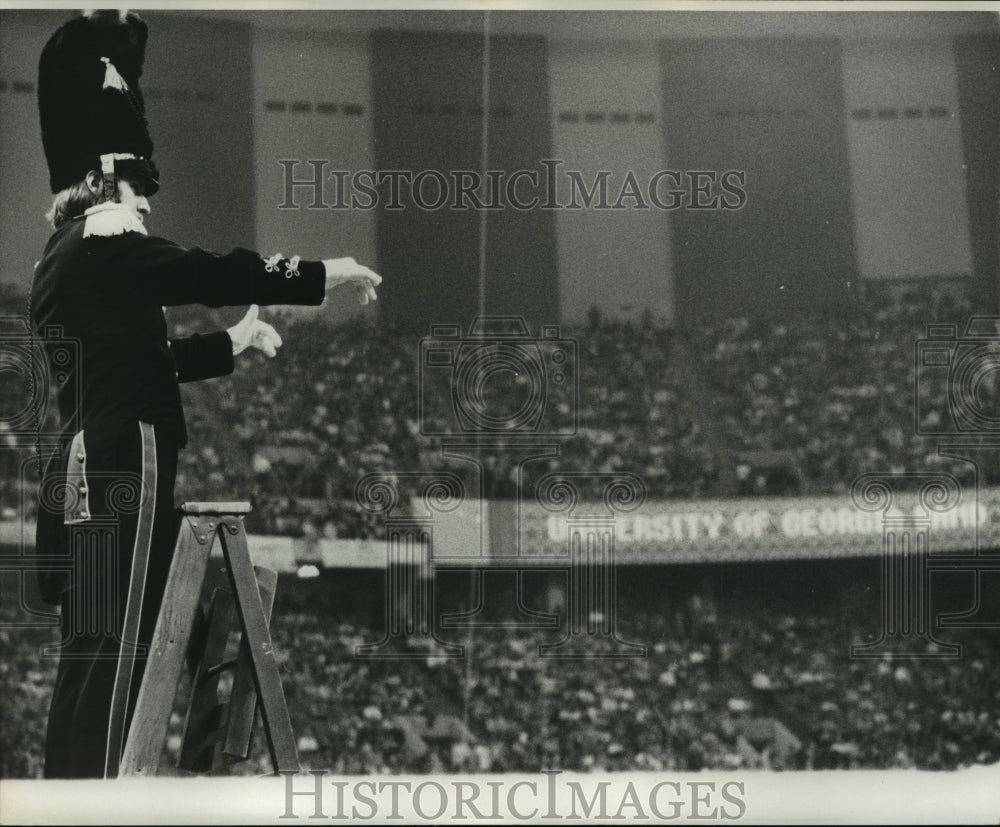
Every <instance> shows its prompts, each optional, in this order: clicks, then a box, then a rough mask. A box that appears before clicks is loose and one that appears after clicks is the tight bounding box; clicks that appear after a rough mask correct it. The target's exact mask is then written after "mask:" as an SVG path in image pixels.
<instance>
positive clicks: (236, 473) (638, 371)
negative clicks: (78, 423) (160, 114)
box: [0, 287, 1000, 538]
mask: <svg viewBox="0 0 1000 827" xmlns="http://www.w3.org/2000/svg"><path fill="white" fill-rule="evenodd" d="M18 301H19V299H18V297H16V295H14V294H11V295H7V294H5V298H4V305H5V308H10V309H12V310H15V311H16V310H17V309H18ZM171 312H172V315H173V323H174V328H175V331H176V333H177V334H179V335H183V334H184V333H187V332H192V331H196V330H206V329H217V328H218V327H221V326H224V323H223V321H222V320H221V319H222V317H221V315H220V314H221V313H224V312H225V311H212V310H208V309H206V308H183V309H178V310H176V311H171ZM970 315H971V308H970V306H969V305H968V303H967V302H965V301H964V300H962V299H961V298H956V297H955V296H954V294H953V292H951V291H949V290H945V289H941V288H938V289H932V288H929V287H928V288H923V289H911V290H908V291H907V292H905V293H903V294H901V295H899V296H897V297H895V298H894V299H892V300H888V299H886V300H881V299H876V300H871V301H868V302H865V304H864V305H863V306H861V307H860V308H859V309H856V310H854V311H852V312H850V313H846V312H845V313H844V314H843V315H840V316H838V315H836V314H826V315H822V316H820V315H813V316H809V317H798V318H788V319H783V320H782V321H781V322H766V321H753V322H752V321H750V320H748V319H745V318H736V319H727V320H724V321H722V322H717V323H705V324H696V325H692V326H690V327H688V328H684V329H683V330H682V329H678V330H676V331H675V330H669V329H666V328H664V327H662V326H659V325H657V324H655V323H654V322H653V321H652V320H651V319H649V318H646V319H644V320H642V321H640V322H631V321H619V320H613V319H605V318H602V317H601V315H600V313H599V312H598V311H597V310H596V309H595V310H593V311H592V312H591V314H590V317H589V320H588V321H587V322H586V323H584V324H582V325H580V326H578V327H571V328H569V329H566V330H564V331H563V336H564V337H566V338H570V339H573V340H575V341H576V342H577V346H578V353H577V357H576V365H575V366H574V368H575V373H576V381H577V384H578V387H579V400H578V403H577V404H576V408H577V427H576V433H575V434H573V435H569V436H560V437H556V438H555V439H553V440H551V441H552V442H554V443H556V444H558V450H559V455H558V456H557V457H549V458H542V459H536V460H532V461H528V462H526V463H525V464H524V465H523V467H521V468H519V460H518V456H519V453H518V451H516V450H503V449H499V450H498V449H491V448H489V447H485V446H484V447H482V449H481V451H480V455H479V458H478V464H479V466H480V468H481V472H479V471H477V470H476V465H475V464H474V463H471V462H469V461H462V460H458V459H455V458H452V457H446V456H444V452H443V451H442V449H441V444H440V440H439V439H438V438H437V437H436V436H433V435H431V436H428V435H425V434H424V433H422V424H424V425H426V423H422V422H421V419H420V413H421V412H420V407H419V404H418V399H419V397H420V393H421V388H420V387H419V381H418V365H417V363H418V361H419V353H420V340H419V339H418V337H417V336H413V335H405V334H402V333H399V332H396V331H394V330H392V329H391V328H390V327H388V326H386V325H381V324H378V323H375V322H373V321H371V320H370V319H368V318H362V319H356V320H354V321H350V322H346V323H341V324H338V325H332V324H330V323H329V322H328V321H325V320H324V319H323V317H321V316H307V315H296V314H293V313H289V312H288V311H282V310H274V311H267V316H268V318H269V319H270V320H271V321H272V322H273V323H274V324H275V326H276V327H277V328H278V329H279V330H280V331H281V333H282V336H283V338H284V341H285V345H284V347H283V348H282V350H281V353H280V354H279V358H278V359H276V360H275V361H273V362H272V361H268V360H266V359H264V357H262V356H261V355H260V354H258V353H256V352H252V353H247V354H246V355H244V356H242V357H240V358H241V364H240V366H239V369H238V370H237V371H236V372H235V373H234V374H233V375H231V376H228V377H223V378H221V379H217V380H214V381H213V382H211V383H195V384H194V385H191V386H185V387H184V389H183V393H184V397H185V405H186V411H187V415H188V426H189V432H190V444H189V447H188V449H187V450H185V451H184V452H182V454H181V459H180V468H179V477H178V486H177V490H178V492H182V494H181V495H182V496H183V497H184V498H185V499H198V498H201V497H204V498H208V499H229V498H237V499H246V498H247V497H249V498H250V499H251V501H252V502H253V504H254V511H253V513H252V515H251V516H250V518H249V521H248V527H249V528H250V530H251V531H253V532H256V533H267V534H285V535H302V534H305V535H307V536H308V535H311V534H315V535H319V536H328V537H329V536H338V537H351V538H365V537H372V536H377V535H378V534H379V531H380V525H379V519H378V518H377V516H376V515H369V514H367V513H365V512H363V511H362V510H361V509H359V508H358V506H357V504H356V503H355V500H354V486H355V484H356V482H357V481H358V480H359V479H360V478H361V477H362V476H364V475H365V474H367V473H371V472H383V473H392V472H399V471H447V472H450V473H453V474H457V475H458V476H459V477H460V478H462V479H463V480H464V482H465V485H466V492H467V493H468V494H470V495H473V496H475V495H477V494H483V495H485V496H487V497H491V498H509V497H513V496H516V494H517V492H518V491H519V490H520V491H522V492H525V491H529V492H530V490H531V486H532V484H533V482H534V481H535V480H537V479H538V478H539V477H540V476H541V475H543V474H544V473H546V472H549V471H555V470H563V471H586V472H591V473H593V472H608V471H628V472H632V473H636V474H638V475H639V476H641V477H642V479H643V481H644V482H645V485H646V488H647V491H648V496H649V497H650V498H652V499H655V498H670V497H684V498H697V497H706V496H715V495H720V494H722V495H725V494H729V493H734V492H735V493H740V494H743V495H753V494H783V493H793V494H836V493H843V492H845V491H846V490H848V489H849V487H850V484H851V481H852V480H853V479H854V478H855V477H856V476H858V475H859V474H862V473H865V472H868V471H882V470H886V471H902V470H907V471H917V470H935V471H936V470H946V471H950V472H951V473H954V474H955V475H956V476H958V477H959V479H960V480H961V481H962V482H963V483H966V482H971V480H972V466H971V464H970V463H967V462H962V461H959V460H951V459H947V458H944V457H941V456H939V455H938V453H937V449H936V446H935V444H934V443H933V441H932V440H930V439H928V438H927V436H926V435H924V436H921V435H918V434H917V433H916V428H915V418H916V419H917V420H918V421H919V426H920V430H922V431H923V432H924V433H925V434H927V433H931V434H933V433H935V432H939V431H941V430H942V429H946V428H949V427H954V426H953V424H952V422H951V419H952V414H951V413H950V410H951V408H950V407H949V401H948V397H947V390H948V386H947V382H946V377H945V376H944V375H943V374H942V372H941V371H937V372H932V371H926V370H924V371H923V372H922V373H920V374H919V376H918V381H919V383H920V389H921V390H920V399H921V404H920V406H919V408H917V409H916V417H915V408H914V387H913V382H914V376H915V370H914V343H915V342H917V341H918V340H919V339H921V338H922V337H925V336H926V332H927V330H926V328H927V324H928V323H929V322H931V321H933V322H942V321H949V322H952V323H955V324H956V325H958V327H959V331H958V332H959V334H961V333H962V332H963V330H964V326H965V321H966V320H967V319H968V317H969V316H970ZM226 323H231V322H226ZM678 340H683V343H684V347H683V348H678V347H676V343H677V342H678ZM678 354H681V355H678ZM681 358H689V359H693V360H694V361H695V365H693V366H691V365H682V364H679V360H680V359H681ZM530 382H531V378H530V377H529V376H528V375H526V374H521V375H518V376H516V377H515V376H513V375H512V374H511V373H509V372H499V373H497V374H494V378H493V379H491V381H490V382H487V383H484V390H483V393H484V394H485V400H486V401H485V404H486V405H492V404H496V405H497V406H499V408H500V409H503V406H504V405H508V406H509V405H510V404H511V402H510V399H514V400H515V401H516V400H517V399H523V398H526V395H527V394H528V393H529V391H530V389H529V388H527V387H526V385H527V384H529V383H530ZM20 384H21V385H24V384H25V383H20ZM976 392H977V393H978V394H980V398H978V399H974V400H973V403H974V404H976V405H979V406H980V407H981V408H982V409H983V410H986V411H990V410H993V409H994V408H995V406H996V399H997V396H998V395H1000V386H998V383H997V381H996V372H993V374H991V375H990V376H989V377H988V378H987V381H986V382H984V383H982V384H981V385H980V386H978V387H977V388H976ZM27 393H28V390H27V388H20V387H18V388H14V393H13V394H12V395H11V397H10V398H8V399H7V401H6V402H5V408H9V409H11V410H18V411H20V410H22V409H23V408H25V407H26V406H27V404H28V401H27V399H20V396H26V395H27ZM444 393H445V394H446V393H447V388H445V389H444ZM550 396H551V397H554V399H550V400H549V401H548V402H546V403H545V404H551V405H559V406H561V410H559V411H555V412H554V413H556V414H562V415H563V417H564V418H565V417H566V415H567V414H569V413H571V412H570V411H569V410H568V406H569V405H570V404H572V400H571V399H570V398H569V397H556V396H555V395H554V394H550ZM438 401H440V402H442V403H443V404H448V402H449V400H438ZM514 406H515V407H516V404H515V405H514ZM424 416H425V418H426V417H427V413H426V411H425V412H424ZM438 426H439V423H433V424H432V427H429V428H428V427H424V428H423V430H424V431H434V432H439V431H440V428H439V427H438ZM453 427H454V426H453ZM508 442H509V443H510V444H511V445H513V444H515V441H514V440H510V439H509V440H508ZM761 451H771V452H774V453H777V454H779V455H780V456H781V457H783V458H784V461H785V462H786V463H787V464H788V465H790V466H791V468H792V469H793V476H794V484H793V485H792V486H791V487H789V485H788V480H787V478H786V479H784V480H783V481H780V484H776V483H775V481H774V479H773V478H769V477H768V475H766V474H760V473H757V471H755V470H754V469H753V468H752V467H751V464H752V463H748V462H746V461H743V460H742V459H741V457H742V456H744V455H745V454H746V453H748V452H749V453H751V454H752V452H758V453H759V452H761ZM519 471H520V473H521V475H522V476H521V479H520V480H519V479H518V474H519ZM987 471H988V474H992V473H993V472H992V471H990V470H989V469H987ZM4 476H5V477H7V476H9V474H8V473H7V472H6V471H5V473H4ZM733 479H735V480H737V481H738V487H736V488H734V487H733V486H730V487H728V488H727V486H726V484H727V482H729V481H731V480H733ZM988 481H991V482H992V481H995V480H993V479H992V478H990V479H989V480H988ZM4 482H5V485H3V486H2V487H0V493H2V495H3V498H4V499H3V503H2V504H0V505H2V507H3V508H4V509H5V513H7V512H8V511H10V510H11V509H14V510H15V514H16V510H17V509H18V508H19V506H20V504H19V503H17V502H14V499H15V497H16V491H17V486H15V485H13V484H12V482H13V481H11V480H9V479H5V480H4ZM29 507H30V503H29ZM27 516H28V517H29V518H30V514H28V515H27Z"/></svg>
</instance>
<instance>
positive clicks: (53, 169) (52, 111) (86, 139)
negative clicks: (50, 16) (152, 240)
mask: <svg viewBox="0 0 1000 827" xmlns="http://www.w3.org/2000/svg"><path fill="white" fill-rule="evenodd" d="M147 35H148V31H147V28H146V23H145V22H144V21H143V20H142V18H140V17H139V16H138V15H137V14H135V13H134V12H125V11H117V10H110V11H107V10H102V11H94V12H87V13H84V14H83V15H81V16H79V17H75V18H73V19H72V20H69V21H68V22H66V23H65V24H63V25H62V26H61V27H60V28H59V29H58V30H57V31H56V32H55V34H53V35H52V37H50V38H49V41H48V43H46V44H45V48H44V49H42V55H41V58H40V59H39V62H38V113H39V117H40V119H41V126H42V145H43V147H44V148H45V159H46V161H47V162H48V165H49V183H50V185H51V188H52V192H59V191H60V190H62V189H65V188H66V187H68V186H70V185H71V184H74V183H76V182H78V181H82V180H83V179H84V178H85V177H86V175H87V173H88V172H90V171H91V170H101V169H103V170H104V172H105V174H107V173H108V172H109V165H110V169H111V170H113V171H115V172H117V174H126V173H131V175H133V176H138V177H141V178H143V179H145V181H146V193H147V194H152V192H154V191H155V190H156V187H157V186H158V180H157V179H158V177H159V176H158V173H157V170H156V167H155V166H154V165H153V162H152V156H153V140H152V138H151V137H150V134H149V126H148V124H147V123H146V106H145V101H144V100H143V97H142V90H141V89H140V88H139V78H140V77H141V76H142V65H143V62H144V60H145V57H146V38H147Z"/></svg>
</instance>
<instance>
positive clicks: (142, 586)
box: [104, 422, 158, 778]
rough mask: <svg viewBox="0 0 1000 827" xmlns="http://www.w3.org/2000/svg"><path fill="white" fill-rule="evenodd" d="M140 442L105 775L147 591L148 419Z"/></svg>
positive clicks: (116, 741) (152, 481) (152, 476)
mask: <svg viewBox="0 0 1000 827" xmlns="http://www.w3.org/2000/svg"><path fill="white" fill-rule="evenodd" d="M139 437H140V440H141V443H142V489H141V491H140V497H143V495H145V496H144V498H143V499H141V501H140V506H139V520H138V523H137V524H136V529H135V545H134V546H133V549H132V569H131V574H130V576H129V586H128V599H127V601H126V603H125V620H124V623H123V624H122V636H121V642H120V649H119V656H118V666H117V668H116V669H115V685H114V689H113V690H112V694H111V714H110V716H109V717H108V740H107V751H106V754H105V760H104V777H105V778H108V777H112V778H114V777H117V776H118V765H119V762H120V761H121V754H122V749H123V748H124V746H125V735H126V732H125V717H126V715H127V714H128V704H129V694H130V688H131V686H132V674H133V671H134V668H135V658H136V648H137V647H138V643H139V624H140V622H141V620H142V603H143V596H144V594H145V592H146V572H147V570H148V569H149V550H150V545H151V544H152V540H153V516H154V514H155V513H156V483H157V476H158V474H157V466H156V432H155V431H154V429H153V426H152V425H150V424H149V423H147V422H140V423H139Z"/></svg>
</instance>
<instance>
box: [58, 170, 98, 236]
mask: <svg viewBox="0 0 1000 827" xmlns="http://www.w3.org/2000/svg"><path fill="white" fill-rule="evenodd" d="M100 197H101V196H100V193H95V192H93V191H92V190H91V189H90V187H88V186H87V182H86V181H78V182H77V183H75V184H72V185H70V186H68V187H66V189H64V190H61V191H60V192H57V193H56V194H55V196H54V197H53V199H52V208H51V209H50V210H49V211H48V212H47V213H45V218H46V219H47V220H48V221H50V222H51V223H52V226H53V227H58V226H60V225H61V224H63V223H65V222H66V221H69V220H70V219H71V218H76V217H77V216H78V215H82V214H83V212H84V210H86V209H89V208H90V207H93V206H94V204H96V203H97V202H98V199H100Z"/></svg>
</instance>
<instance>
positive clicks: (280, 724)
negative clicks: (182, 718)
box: [119, 502, 299, 776]
mask: <svg viewBox="0 0 1000 827" xmlns="http://www.w3.org/2000/svg"><path fill="white" fill-rule="evenodd" d="M181 510H182V511H183V514H184V519H183V520H182V521H181V527H180V533H179V534H178V537H177V546H176V548H175V551H174V559H173V562H172V564H171V567H170V574H169V575H168V578H167V584H166V590H165V592H164V595H163V603H162V606H161V608H160V614H159V617H158V618H157V621H156V628H155V631H154V632H153V639H152V642H151V644H150V647H149V653H148V660H147V662H146V671H145V674H144V676H143V680H142V686H141V688H140V690H139V696H138V699H137V701H136V706H135V712H134V714H133V716H132V724H131V727H130V729H129V734H128V739H127V740H126V742H125V750H124V752H123V754H122V760H121V764H120V766H119V776H151V775H156V772H157V769H158V767H159V764H160V756H161V753H162V750H163V744H164V739H165V738H166V734H167V727H168V725H169V723H170V714H171V711H172V710H173V706H174V698H175V695H176V692H177V685H178V682H179V680H180V676H181V670H182V668H183V667H184V665H185V663H187V666H188V671H189V673H190V675H191V700H190V703H189V705H188V713H187V720H186V722H185V727H184V730H185V731H184V739H183V742H182V747H181V757H180V763H179V766H180V767H181V769H184V770H189V771H192V772H208V771H210V770H211V769H212V766H213V764H214V761H215V757H216V753H217V752H218V750H219V748H220V747H221V751H222V753H223V755H224V756H225V758H226V759H227V760H229V761H238V760H242V759H245V758H247V757H248V756H249V752H250V742H251V739H252V734H253V722H254V716H255V713H256V709H257V707H258V705H259V707H260V711H261V719H262V720H263V722H264V730H265V734H266V736H267V744H268V748H269V750H270V753H271V764H272V766H273V768H274V771H275V773H279V772H284V771H288V770H290V771H296V772H297V771H298V770H299V762H298V754H297V752H296V749H295V738H294V736H293V734H292V724H291V720H290V718H289V716H288V707H287V705H286V704H285V695H284V692H283V691H282V688H281V679H280V676H279V675H278V665H277V661H276V659H275V653H274V647H273V645H272V643H271V634H270V632H269V631H268V623H269V621H270V615H271V608H272V606H273V603H274V590H275V585H276V582H277V575H276V574H275V572H273V571H271V570H269V569H263V568H259V567H255V566H254V565H253V563H252V562H251V560H250V549H249V547H248V545H247V535H246V530H245V529H244V526H243V518H244V517H245V516H246V515H247V514H248V513H249V512H250V504H249V503H243V502H218V503H184V505H183V506H181ZM216 535H218V537H219V539H220V540H221V541H222V553H223V556H224V558H225V561H226V573H227V577H228V579H229V586H230V590H231V591H225V590H221V589H216V590H215V593H214V595H213V598H212V601H211V603H210V604H209V606H208V607H207V609H203V608H202V606H201V599H200V598H201V590H202V584H203V582H204V580H205V573H206V570H207V568H208V559H209V554H210V553H211V550H212V545H213V543H214V541H215V537H216ZM234 614H235V615H237V616H238V617H239V625H240V631H241V633H242V637H241V640H240V648H239V654H238V655H237V657H236V658H233V659H231V660H228V661H227V660H224V656H225V651H226V643H227V641H228V638H229V631H230V628H231V626H232V623H233V616H234ZM230 670H231V671H232V672H233V684H232V687H233V688H232V693H231V696H230V699H229V702H228V703H223V704H220V703H219V702H218V687H219V681H220V679H221V677H222V676H223V674H224V673H226V672H227V671H230Z"/></svg>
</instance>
